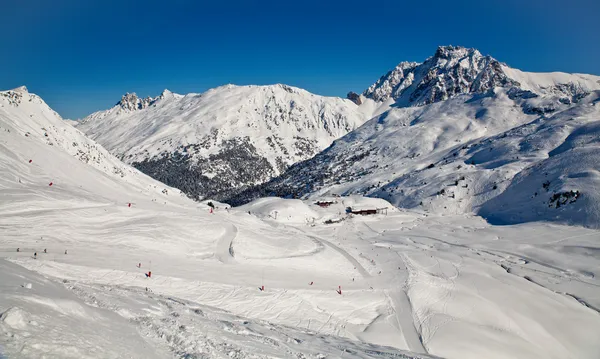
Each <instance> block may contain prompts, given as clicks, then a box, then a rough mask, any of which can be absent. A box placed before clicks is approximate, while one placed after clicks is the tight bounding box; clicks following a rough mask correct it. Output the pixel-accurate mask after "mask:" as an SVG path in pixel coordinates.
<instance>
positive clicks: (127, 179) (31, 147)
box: [0, 87, 183, 204]
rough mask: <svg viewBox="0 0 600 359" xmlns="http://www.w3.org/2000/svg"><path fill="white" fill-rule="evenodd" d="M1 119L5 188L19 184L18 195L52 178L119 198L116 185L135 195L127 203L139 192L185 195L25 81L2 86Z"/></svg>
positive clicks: (155, 196) (165, 197) (167, 197)
mask: <svg viewBox="0 0 600 359" xmlns="http://www.w3.org/2000/svg"><path fill="white" fill-rule="evenodd" d="M0 121H1V122H0V133H1V134H2V137H0V146H1V148H2V150H3V151H2V152H3V155H4V156H3V157H2V159H1V160H0V162H1V163H2V168H3V173H2V175H3V176H2V181H3V188H11V187H13V185H14V186H17V187H16V188H15V191H16V193H15V194H14V195H15V196H16V197H17V198H18V197H20V196H22V195H24V194H25V193H29V192H31V191H35V190H36V189H39V188H40V186H46V187H48V186H49V184H50V183H51V182H52V183H53V185H52V186H53V188H57V189H58V190H59V191H60V190H62V189H63V188H69V187H76V188H77V191H78V192H80V195H81V196H82V197H88V198H90V199H91V198H93V199H94V200H95V201H97V200H98V199H99V197H98V196H100V195H101V196H103V198H105V200H106V201H116V200H117V198H119V196H115V195H112V194H111V192H116V191H117V190H116V189H115V188H116V187H118V188H123V189H124V191H123V192H124V193H131V198H130V199H127V198H126V197H121V198H119V199H118V200H119V201H121V203H124V204H126V203H128V202H133V199H135V198H136V197H137V198H139V195H138V194H142V196H143V198H145V199H146V198H147V199H148V200H150V201H154V200H156V201H160V202H164V201H169V202H174V203H179V202H181V201H183V198H182V195H181V194H180V191H179V190H177V189H173V188H171V187H168V186H166V185H163V184H161V183H159V182H156V181H155V180H153V179H151V178H150V177H148V176H146V175H144V174H143V173H141V172H139V171H138V170H136V169H133V168H131V167H130V166H127V165H125V164H123V163H122V162H121V161H120V160H118V159H117V158H115V157H114V156H113V155H111V154H110V153H109V152H108V151H107V150H105V149H104V148H103V147H102V146H100V145H98V144H97V143H95V142H94V141H92V140H90V139H89V138H87V137H86V136H85V135H84V134H83V133H81V132H80V131H79V130H77V129H75V128H73V127H72V126H71V125H69V124H68V123H66V122H65V121H64V120H63V119H62V118H61V117H60V116H59V115H58V114H57V113H56V112H55V111H53V110H52V109H51V108H50V107H48V105H47V104H46V103H45V102H44V101H43V100H42V99H41V98H40V97H39V96H37V95H35V94H30V93H29V92H27V89H26V88H25V87H20V88H18V89H15V90H10V91H2V92H0ZM63 162H64V165H61V166H53V165H52V164H54V163H63ZM90 167H91V168H93V170H90ZM42 169H44V170H42ZM9 183H10V184H11V185H10V186H9ZM91 184H93V185H95V187H94V192H93V193H89V194H86V192H87V188H86V185H91ZM17 188H18V189H17ZM99 189H102V190H101V191H99ZM50 196H53V195H52V194H50ZM48 204H49V202H48Z"/></svg>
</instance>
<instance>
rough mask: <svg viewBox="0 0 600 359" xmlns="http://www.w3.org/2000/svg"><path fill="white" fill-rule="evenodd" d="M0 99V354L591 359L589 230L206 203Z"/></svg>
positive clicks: (594, 258) (593, 253)
mask: <svg viewBox="0 0 600 359" xmlns="http://www.w3.org/2000/svg"><path fill="white" fill-rule="evenodd" d="M19 93H21V92H19ZM5 94H6V95H5ZM17 99H18V100H19V101H17ZM29 100H31V101H29ZM0 105H1V107H0V166H1V168H2V171H0V238H2V240H1V241H0V256H1V257H4V258H6V259H8V261H9V262H11V263H6V262H4V261H0V276H1V278H3V279H2V281H0V313H2V314H1V315H0V354H1V355H4V356H7V357H25V358H39V357H44V356H46V357H65V358H69V357H73V358H75V357H77V358H80V357H95V358H96V357H107V358H112V357H114V358H117V357H134V358H135V357H147V358H152V357H161V358H162V357H168V356H173V357H177V358H189V357H209V358H210V357H214V358H223V357H234V358H248V357H254V358H273V357H276V358H293V357H296V358H297V357H304V358H325V357H333V358H338V357H343V358H390V357H400V358H402V357H405V358H427V357H430V356H434V357H435V356H438V357H444V358H507V357H518V358H540V357H543V358H569V357H571V358H590V359H591V358H598V356H599V355H600V342H599V341H598V340H597V333H598V332H600V314H599V312H598V311H599V309H600V281H599V280H598V278H599V277H598V276H599V275H600V271H599V270H598V268H600V256H599V255H598V253H600V247H599V245H598V243H599V242H598V241H599V240H600V231H598V230H593V229H586V228H582V227H569V226H562V225H557V224H550V223H522V224H516V225H504V226H495V225H492V224H489V223H487V222H486V221H484V220H483V219H482V218H480V217H476V216H472V215H469V214H445V215H444V214H441V213H437V214H436V213H433V214H432V213H425V212H422V211H407V210H400V209H395V208H392V205H391V204H389V203H387V202H386V201H384V200H382V199H370V198H362V197H360V196H352V197H337V196H333V195H330V196H322V197H319V196H318V195H315V198H314V199H313V200H311V201H300V200H287V199H275V198H266V199H260V200H257V201H255V202H253V203H249V204H248V205H247V206H246V207H244V208H228V207H227V206H225V205H224V204H221V203H213V204H215V207H217V209H216V210H215V211H213V213H210V212H209V210H208V206H207V205H205V204H200V205H199V204H198V203H196V202H192V201H191V200H189V199H187V198H186V197H183V196H181V195H179V194H176V191H175V190H173V189H170V188H167V187H165V186H164V185H160V184H159V183H157V182H155V181H153V180H152V179H150V178H148V177H146V176H144V175H142V174H141V173H139V172H138V171H136V170H134V169H131V168H130V167H128V166H126V165H123V164H121V163H120V162H119V161H118V160H117V159H116V158H114V157H112V156H111V155H109V154H108V153H107V152H106V151H105V150H104V149H103V148H102V147H100V146H99V145H97V144H95V143H94V142H93V141H91V140H88V139H86V138H85V137H84V136H83V135H82V134H81V133H80V132H79V131H78V130H77V129H75V128H73V127H71V126H70V125H69V124H67V123H64V122H63V121H62V120H61V119H60V117H58V116H57V115H56V114H55V113H54V112H53V111H51V110H50V109H49V108H48V107H47V106H46V105H45V104H44V103H43V101H41V99H39V97H37V96H35V95H31V94H22V96H21V97H19V96H17V95H15V92H14V91H13V92H11V91H9V92H4V93H2V96H0ZM589 106H590V107H589V108H590V109H593V108H594V107H593V106H594V105H593V104H592V103H589ZM592 113H593V112H592ZM580 117H581V119H580V121H582V122H586V120H585V118H586V117H585V116H583V115H581V116H580ZM515 121H519V119H515ZM569 133H570V134H572V133H571V132H569ZM26 134H27V136H26ZM45 134H48V137H46V136H45ZM572 135H573V136H575V135H576V134H572ZM566 136H567V137H568V134H567V135H566ZM572 138H573V139H574V140H573V141H570V140H569V141H561V143H563V142H564V143H565V145H564V146H562V147H560V146H558V147H557V146H553V151H554V152H552V156H550V157H551V158H550V159H549V162H548V163H547V165H545V168H547V169H548V172H549V175H548V176H552V178H555V176H556V178H560V175H558V172H556V173H557V174H555V172H553V171H554V168H558V167H560V166H562V165H561V164H560V163H559V164H558V165H557V164H556V163H555V162H554V161H558V162H560V161H561V159H560V156H562V155H564V154H565V153H567V152H569V151H572V149H571V148H572V147H573V145H574V144H578V145H579V144H580V143H584V144H586V147H589V146H592V147H593V146H594V138H588V137H586V136H584V135H583V134H582V135H581V136H578V137H572ZM72 142H76V143H77V146H73V144H72ZM50 143H51V145H50ZM79 148H83V149H84V152H83V153H84V154H85V156H83V155H82V154H81V153H80V152H78V151H77V149H79ZM577 151H578V152H581V153H578V156H580V157H578V158H579V159H586V158H588V157H589V156H588V157H586V155H585V151H586V148H582V149H578V150H577ZM554 158H555V159H554ZM30 159H32V162H29V160H30ZM557 166H558V167H557ZM115 168H116V169H118V170H117V171H115V170H114V169H115ZM534 175H535V174H534ZM586 176H587V177H586ZM593 177H594V174H593V173H584V174H582V175H581V176H574V177H572V178H571V177H569V178H565V177H563V178H562V179H561V182H557V183H556V184H555V183H553V181H551V184H550V186H551V187H550V188H554V187H552V186H558V187H560V188H563V189H565V190H569V189H571V188H574V187H572V186H573V185H572V183H573V181H579V180H582V179H585V178H593ZM527 180H528V177H524V179H523V182H526V181H527ZM50 182H53V185H52V186H49V183H50ZM164 190H166V193H165V191H164ZM518 190H519V188H517V187H515V191H518ZM561 190H562V189H561ZM584 198H585V197H581V200H583V199H584ZM321 199H323V200H328V201H332V202H334V203H333V204H331V205H330V206H329V207H324V208H322V207H319V206H318V205H316V204H315V202H316V201H317V200H321ZM579 201H580V200H579V199H578V201H577V202H576V203H575V204H577V203H579ZM130 203H131V204H132V205H131V206H129V204H130ZM348 206H350V207H356V208H359V207H360V208H362V209H371V208H372V207H376V208H380V207H388V208H389V210H388V212H387V215H384V214H378V215H373V216H358V215H347V214H346V213H345V208H346V207H348ZM561 208H563V207H561ZM274 211H277V213H278V214H277V215H276V218H273V217H274V216H273V215H272V214H273V213H274ZM248 212H250V213H248ZM279 213H283V215H280V214H279ZM307 219H309V220H307ZM331 219H335V220H336V221H334V223H331V222H328V220H331ZM326 222H328V223H330V224H327V223H326ZM17 248H19V251H18V252H17ZM44 250H46V251H44ZM65 251H67V253H66V254H65ZM34 253H37V256H36V257H37V258H34ZM15 264H18V265H20V266H21V267H23V268H26V269H28V270H30V271H33V272H30V271H27V270H25V269H23V268H21V267H18V266H15ZM139 264H141V268H139V267H138V265H139ZM148 271H151V272H152V275H151V277H150V278H147V277H146V275H145V274H144V273H147V272H148ZM28 283H31V284H32V285H31V288H27V287H28V286H27V284H28ZM262 286H264V291H261V290H259V289H258V288H259V287H262ZM146 288H148V291H146ZM339 288H341V292H336V290H339ZM340 293H341V294H340Z"/></svg>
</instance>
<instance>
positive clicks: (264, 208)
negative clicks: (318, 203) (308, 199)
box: [239, 197, 319, 223]
mask: <svg viewBox="0 0 600 359" xmlns="http://www.w3.org/2000/svg"><path fill="white" fill-rule="evenodd" d="M239 209H240V210H243V211H247V212H250V213H251V214H253V215H255V216H257V217H259V218H262V219H266V218H268V219H272V220H275V221H277V222H289V223H308V222H312V221H313V220H314V219H315V218H318V217H319V214H318V213H317V212H315V211H314V210H312V209H311V208H310V207H309V206H308V205H307V204H306V203H305V202H303V201H301V200H299V199H283V198H278V197H267V198H260V199H257V200H256V201H253V202H251V203H249V204H247V205H244V206H241V207H239Z"/></svg>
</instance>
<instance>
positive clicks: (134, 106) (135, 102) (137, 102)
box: [117, 90, 168, 111]
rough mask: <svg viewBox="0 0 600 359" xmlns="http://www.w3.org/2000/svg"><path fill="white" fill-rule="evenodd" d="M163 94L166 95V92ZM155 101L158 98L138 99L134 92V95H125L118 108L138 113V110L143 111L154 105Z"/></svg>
mask: <svg viewBox="0 0 600 359" xmlns="http://www.w3.org/2000/svg"><path fill="white" fill-rule="evenodd" d="M167 91H168V90H167ZM163 94H164V92H163ZM161 96H162V95H161ZM154 101H156V98H152V97H149V96H148V97H146V98H141V97H138V96H137V94H136V93H135V92H133V93H126V94H125V95H123V96H122V97H121V101H119V102H118V103H117V106H120V107H121V108H122V109H124V110H126V111H136V110H143V109H145V108H147V107H148V106H150V105H151V104H152V103H154Z"/></svg>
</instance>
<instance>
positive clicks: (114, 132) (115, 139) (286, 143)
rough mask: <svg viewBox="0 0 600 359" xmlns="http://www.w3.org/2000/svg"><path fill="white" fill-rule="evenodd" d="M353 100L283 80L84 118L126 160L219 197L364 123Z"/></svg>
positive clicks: (128, 98) (127, 103) (129, 99)
mask: <svg viewBox="0 0 600 359" xmlns="http://www.w3.org/2000/svg"><path fill="white" fill-rule="evenodd" d="M368 118H370V115H369V114H368V112H365V111H362V110H361V109H360V108H359V107H358V106H357V105H356V104H355V103H353V102H352V101H349V100H344V99H341V98H334V97H322V96H317V95H314V94H311V93H309V92H307V91H304V90H301V89H298V88H295V87H291V86H286V85H272V86H233V85H227V86H222V87H219V88H216V89H212V90H209V91H207V92H205V93H202V94H188V95H185V96H182V95H178V94H174V93H172V92H170V91H168V90H165V91H164V92H163V93H162V94H161V95H160V96H158V97H155V98H150V97H149V98H146V99H141V98H138V97H137V96H136V95H135V94H127V95H125V96H123V98H122V99H121V101H119V103H117V105H116V106H115V107H113V108H111V109H109V110H107V111H100V112H97V113H94V114H92V115H90V116H88V117H86V118H85V119H84V120H82V121H81V122H80V123H79V124H77V128H78V129H80V130H82V131H84V132H85V133H86V134H87V135H89V136H90V137H91V138H93V139H95V140H96V141H98V142H99V143H101V144H102V145H103V146H105V147H106V148H107V149H109V150H110V151H111V152H112V153H113V154H115V155H116V156H118V157H119V158H121V159H122V160H123V161H125V162H127V163H129V164H131V165H133V166H135V167H136V168H138V169H139V170H141V171H142V172H145V173H147V174H149V175H150V176H152V177H154V178H155V179H158V180H160V181H162V182H164V183H166V184H169V185H171V186H174V187H176V188H179V189H181V190H183V191H184V192H185V193H186V194H188V195H189V196H190V197H193V198H196V199H203V198H206V197H211V198H213V199H217V200H218V199H220V198H223V197H224V196H229V195H231V194H232V193H236V191H239V190H241V189H243V188H245V187H246V186H250V185H257V184H261V183H263V182H266V181H268V180H270V179H271V178H273V177H275V176H277V175H279V174H281V173H283V171H285V169H287V168H288V167H289V166H290V165H292V164H294V163H296V162H298V161H302V160H306V159H308V158H310V157H313V156H314V155H316V154H317V153H319V152H320V151H321V150H323V149H325V148H326V147H327V146H329V145H330V144H331V142H332V141H333V140H335V139H337V138H339V137H341V136H343V135H345V134H346V133H348V132H350V131H352V130H354V129H355V128H357V127H358V126H360V125H361V124H363V123H364V122H365V121H366V120H367V119H368Z"/></svg>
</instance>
